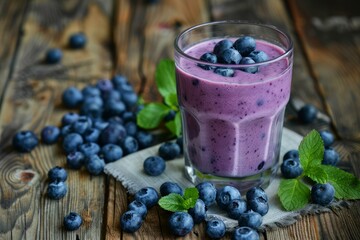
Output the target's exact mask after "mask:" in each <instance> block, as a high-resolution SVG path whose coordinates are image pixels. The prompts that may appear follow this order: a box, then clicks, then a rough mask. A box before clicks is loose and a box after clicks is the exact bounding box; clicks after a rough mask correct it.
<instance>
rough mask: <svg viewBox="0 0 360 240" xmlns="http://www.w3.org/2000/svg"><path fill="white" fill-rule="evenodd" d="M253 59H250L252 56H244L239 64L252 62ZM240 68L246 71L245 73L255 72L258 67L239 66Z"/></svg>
mask: <svg viewBox="0 0 360 240" xmlns="http://www.w3.org/2000/svg"><path fill="white" fill-rule="evenodd" d="M254 63H255V61H254V60H252V58H249V57H244V58H242V59H241V61H240V64H244V65H246V64H254ZM240 70H242V71H244V72H247V73H256V72H257V71H258V67H255V66H253V67H242V68H240Z"/></svg>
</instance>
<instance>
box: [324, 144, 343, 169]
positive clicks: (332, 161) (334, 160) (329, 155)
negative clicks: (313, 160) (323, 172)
mask: <svg viewBox="0 0 360 240" xmlns="http://www.w3.org/2000/svg"><path fill="white" fill-rule="evenodd" d="M339 161H340V156H339V153H338V152H337V151H336V150H335V149H333V148H327V149H325V151H324V158H323V160H322V164H324V165H331V166H336V165H337V164H338V163H339Z"/></svg>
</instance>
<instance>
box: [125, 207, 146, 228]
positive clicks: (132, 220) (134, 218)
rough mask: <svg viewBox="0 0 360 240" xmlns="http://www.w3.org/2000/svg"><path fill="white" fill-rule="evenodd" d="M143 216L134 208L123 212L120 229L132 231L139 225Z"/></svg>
mask: <svg viewBox="0 0 360 240" xmlns="http://www.w3.org/2000/svg"><path fill="white" fill-rule="evenodd" d="M142 223H143V218H142V217H141V215H140V214H139V213H137V212H136V211H134V210H130V211H127V212H124V213H123V214H122V215H121V218H120V225H121V229H122V230H123V231H124V232H127V233H134V232H136V231H137V230H139V228H140V227H141V225H142Z"/></svg>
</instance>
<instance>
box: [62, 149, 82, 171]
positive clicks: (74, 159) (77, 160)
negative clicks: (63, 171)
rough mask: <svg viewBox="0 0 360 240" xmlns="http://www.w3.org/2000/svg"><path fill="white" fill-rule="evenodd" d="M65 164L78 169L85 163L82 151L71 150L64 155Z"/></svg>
mask: <svg viewBox="0 0 360 240" xmlns="http://www.w3.org/2000/svg"><path fill="white" fill-rule="evenodd" d="M66 164H67V165H68V166H69V167H70V168H71V169H80V168H81V167H82V166H83V165H84V164H85V155H84V154H83V153H82V152H78V151H77V152H71V153H69V154H68V155H67V156H66Z"/></svg>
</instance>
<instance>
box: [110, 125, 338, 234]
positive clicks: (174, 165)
mask: <svg viewBox="0 0 360 240" xmlns="http://www.w3.org/2000/svg"><path fill="white" fill-rule="evenodd" d="M301 139H302V136H300V135H298V134H297V133H295V132H293V131H291V130H288V129H286V128H284V129H283V136H282V144H281V152H280V156H283V155H284V154H285V153H286V152H287V151H289V150H291V149H297V148H298V146H299V144H300V141H301ZM159 146H160V145H156V146H153V147H150V148H148V149H144V150H142V151H139V152H137V153H134V154H131V155H128V156H126V157H124V158H122V159H120V160H118V161H116V162H112V163H109V164H107V165H106V166H105V173H107V174H110V175H112V176H113V177H115V178H116V179H117V180H118V181H120V182H121V183H122V184H123V186H124V187H125V188H127V190H128V191H129V192H130V193H131V194H134V193H135V192H137V191H138V190H139V189H141V188H143V187H148V186H151V187H154V188H155V189H157V190H158V191H159V189H160V186H161V184H162V183H164V182H166V181H172V182H176V183H178V184H179V185H180V186H181V187H182V188H183V189H184V188H187V187H193V186H194V185H193V184H192V183H191V182H190V181H189V180H188V179H187V178H186V177H185V174H184V159H183V158H182V157H181V158H178V159H175V160H171V161H167V162H166V169H165V171H164V173H162V174H161V175H160V176H157V177H152V176H148V175H146V174H145V173H144V171H143V162H144V160H145V159H146V158H147V157H149V156H153V155H157V152H158V149H159ZM279 183H280V177H279V176H277V177H275V179H274V180H273V181H272V182H271V184H270V185H269V187H268V188H267V189H266V190H265V191H266V193H267V195H268V198H269V205H270V209H269V212H268V213H267V214H266V215H265V216H264V217H263V224H262V227H261V228H260V230H264V229H273V228H277V227H282V226H287V225H290V224H292V223H295V222H296V221H297V219H299V218H300V217H301V215H305V214H310V213H312V214H313V213H319V212H325V211H331V209H329V208H326V207H321V206H319V205H315V204H308V205H307V206H306V207H305V208H304V209H301V210H300V211H290V212H287V211H285V210H284V209H283V208H282V207H281V203H280V200H279V198H278V196H277V190H278V187H279ZM214 205H216V204H214ZM334 205H335V206H340V203H334V204H333V205H332V206H334ZM211 218H220V219H222V220H223V221H224V222H225V225H226V228H227V230H229V231H231V229H233V228H234V227H236V226H237V225H238V223H237V221H236V220H234V219H231V218H228V217H227V215H226V213H225V212H224V211H222V210H220V209H219V208H217V207H216V206H212V207H211V208H210V209H208V212H207V219H211Z"/></svg>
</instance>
